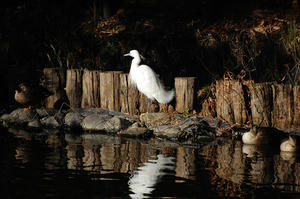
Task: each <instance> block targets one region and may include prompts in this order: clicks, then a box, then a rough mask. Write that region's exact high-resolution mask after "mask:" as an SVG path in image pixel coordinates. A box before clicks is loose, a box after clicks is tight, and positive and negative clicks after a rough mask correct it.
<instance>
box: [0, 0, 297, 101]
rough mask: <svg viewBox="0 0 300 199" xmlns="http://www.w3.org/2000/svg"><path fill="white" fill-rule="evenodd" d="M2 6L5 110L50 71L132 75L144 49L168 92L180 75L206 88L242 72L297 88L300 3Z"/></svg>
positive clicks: (94, 0) (133, 0) (35, 1)
mask: <svg viewBox="0 0 300 199" xmlns="http://www.w3.org/2000/svg"><path fill="white" fill-rule="evenodd" d="M0 4H1V6H0V66H1V77H0V78H1V88H2V92H3V95H1V101H2V102H3V104H6V103H8V104H10V102H11V101H12V95H13V89H14V88H15V87H16V86H17V85H18V84H19V83H21V82H24V81H25V82H26V81H27V82H28V81H29V82H31V83H33V84H37V83H38V82H39V77H40V74H41V72H42V70H43V68H44V67H63V68H89V69H99V70H122V71H124V72H128V71H129V66H130V60H129V59H126V58H124V57H123V54H124V53H127V52H128V51H129V50H131V49H137V50H139V51H140V52H141V53H142V54H143V55H144V56H145V57H146V58H147V59H146V61H145V63H146V64H148V65H150V66H151V67H152V68H153V69H154V70H155V71H156V72H157V73H158V74H160V76H161V78H162V79H163V81H164V82H165V83H166V84H167V85H168V86H172V84H173V78H174V77H175V76H197V77H199V78H200V83H201V84H202V85H203V86H204V85H208V84H210V83H211V82H212V81H213V80H215V79H218V78H221V77H222V76H223V74H224V73H225V72H230V73H232V74H233V76H236V75H239V74H240V73H241V71H243V72H244V73H245V76H243V78H246V79H254V80H255V81H284V82H289V83H296V82H297V74H296V78H295V77H291V78H290V77H288V76H293V74H294V73H296V69H297V68H295V66H297V63H298V50H297V49H298V43H297V42H296V43H292V42H293V41H294V40H293V38H292V39H291V38H290V36H291V34H292V33H291V32H292V30H289V27H288V24H289V23H290V22H291V20H294V23H295V26H296V27H295V30H296V35H295V38H296V37H297V35H298V32H297V22H298V15H297V14H294V13H297V12H298V11H299V10H296V11H295V9H298V8H293V6H292V0H290V1H280V0H277V1H274V0H260V1H258V0H254V1H239V0H230V1H217V0H212V1H209V0H199V1H179V0H164V1H160V0H123V1H122V0H114V1H108V0H79V1H71V0H65V1H58V0H56V1H53V0H32V1H24V0H10V1H5V0H4V1H2V2H1V3H0ZM255 13H258V14H255ZM278 18H279V19H281V20H285V21H286V22H285V23H281V24H280V30H279V31H274V32H272V31H269V32H268V31H267V32H266V33H265V34H264V33H261V32H260V33H256V34H255V35H254V36H253V31H252V29H253V27H257V25H258V24H259V23H261V21H262V20H263V21H264V23H263V24H262V26H263V27H264V28H266V27H267V26H268V25H271V26H275V25H276V23H277V22H278V20H275V19H278ZM266 30H267V29H266ZM291 45H294V46H292V47H291ZM294 47H295V48H294ZM291 49H292V52H291ZM293 49H294V50H293ZM293 70H294V73H291V74H289V72H290V71H292V72H293ZM287 74H288V76H287ZM294 76H295V75H294Z"/></svg>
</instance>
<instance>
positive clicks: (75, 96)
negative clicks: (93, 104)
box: [66, 69, 82, 108]
mask: <svg viewBox="0 0 300 199" xmlns="http://www.w3.org/2000/svg"><path fill="white" fill-rule="evenodd" d="M66 93H67V97H68V99H69V103H70V107H71V108H80V107H81V98H82V70H80V69H68V70H67V82H66Z"/></svg>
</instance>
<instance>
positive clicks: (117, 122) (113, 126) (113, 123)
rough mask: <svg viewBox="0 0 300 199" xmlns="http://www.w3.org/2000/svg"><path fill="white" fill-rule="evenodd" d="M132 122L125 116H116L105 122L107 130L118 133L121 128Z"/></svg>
mask: <svg viewBox="0 0 300 199" xmlns="http://www.w3.org/2000/svg"><path fill="white" fill-rule="evenodd" d="M131 124H132V123H131V122H130V121H129V120H126V119H124V118H121V117H118V116H114V117H112V118H111V119H109V120H108V121H107V122H105V124H104V129H105V131H106V132H110V133H116V132H118V131H120V130H123V129H126V128H128V127H129V126H130V125H131Z"/></svg>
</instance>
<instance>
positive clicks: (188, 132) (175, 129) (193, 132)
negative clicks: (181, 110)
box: [153, 117, 215, 142]
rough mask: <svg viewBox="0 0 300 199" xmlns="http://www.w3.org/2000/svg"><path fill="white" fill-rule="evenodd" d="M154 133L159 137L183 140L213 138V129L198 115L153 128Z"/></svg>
mask: <svg viewBox="0 0 300 199" xmlns="http://www.w3.org/2000/svg"><path fill="white" fill-rule="evenodd" d="M153 131H154V135H155V136H156V137H160V138H166V139H170V140H178V141H181V142H185V141H187V140H189V141H192V142H203V141H211V140H213V139H214V132H215V129H214V128H211V127H210V126H209V125H208V123H207V122H206V121H204V120H203V119H202V118H200V117H190V118H187V119H185V120H184V121H182V122H181V123H179V124H177V125H174V126H170V125H162V126H157V127H154V128H153Z"/></svg>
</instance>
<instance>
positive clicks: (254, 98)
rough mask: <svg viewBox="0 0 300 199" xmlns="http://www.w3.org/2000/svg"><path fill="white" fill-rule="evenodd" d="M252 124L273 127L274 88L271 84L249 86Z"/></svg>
mask: <svg viewBox="0 0 300 199" xmlns="http://www.w3.org/2000/svg"><path fill="white" fill-rule="evenodd" d="M249 92H250V107H251V115H252V123H253V124H255V125H257V126H260V127H271V126H272V119H271V111H272V108H273V107H272V104H273V103H272V87H271V83H269V82H264V83H254V82H251V83H250V84H249Z"/></svg>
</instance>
